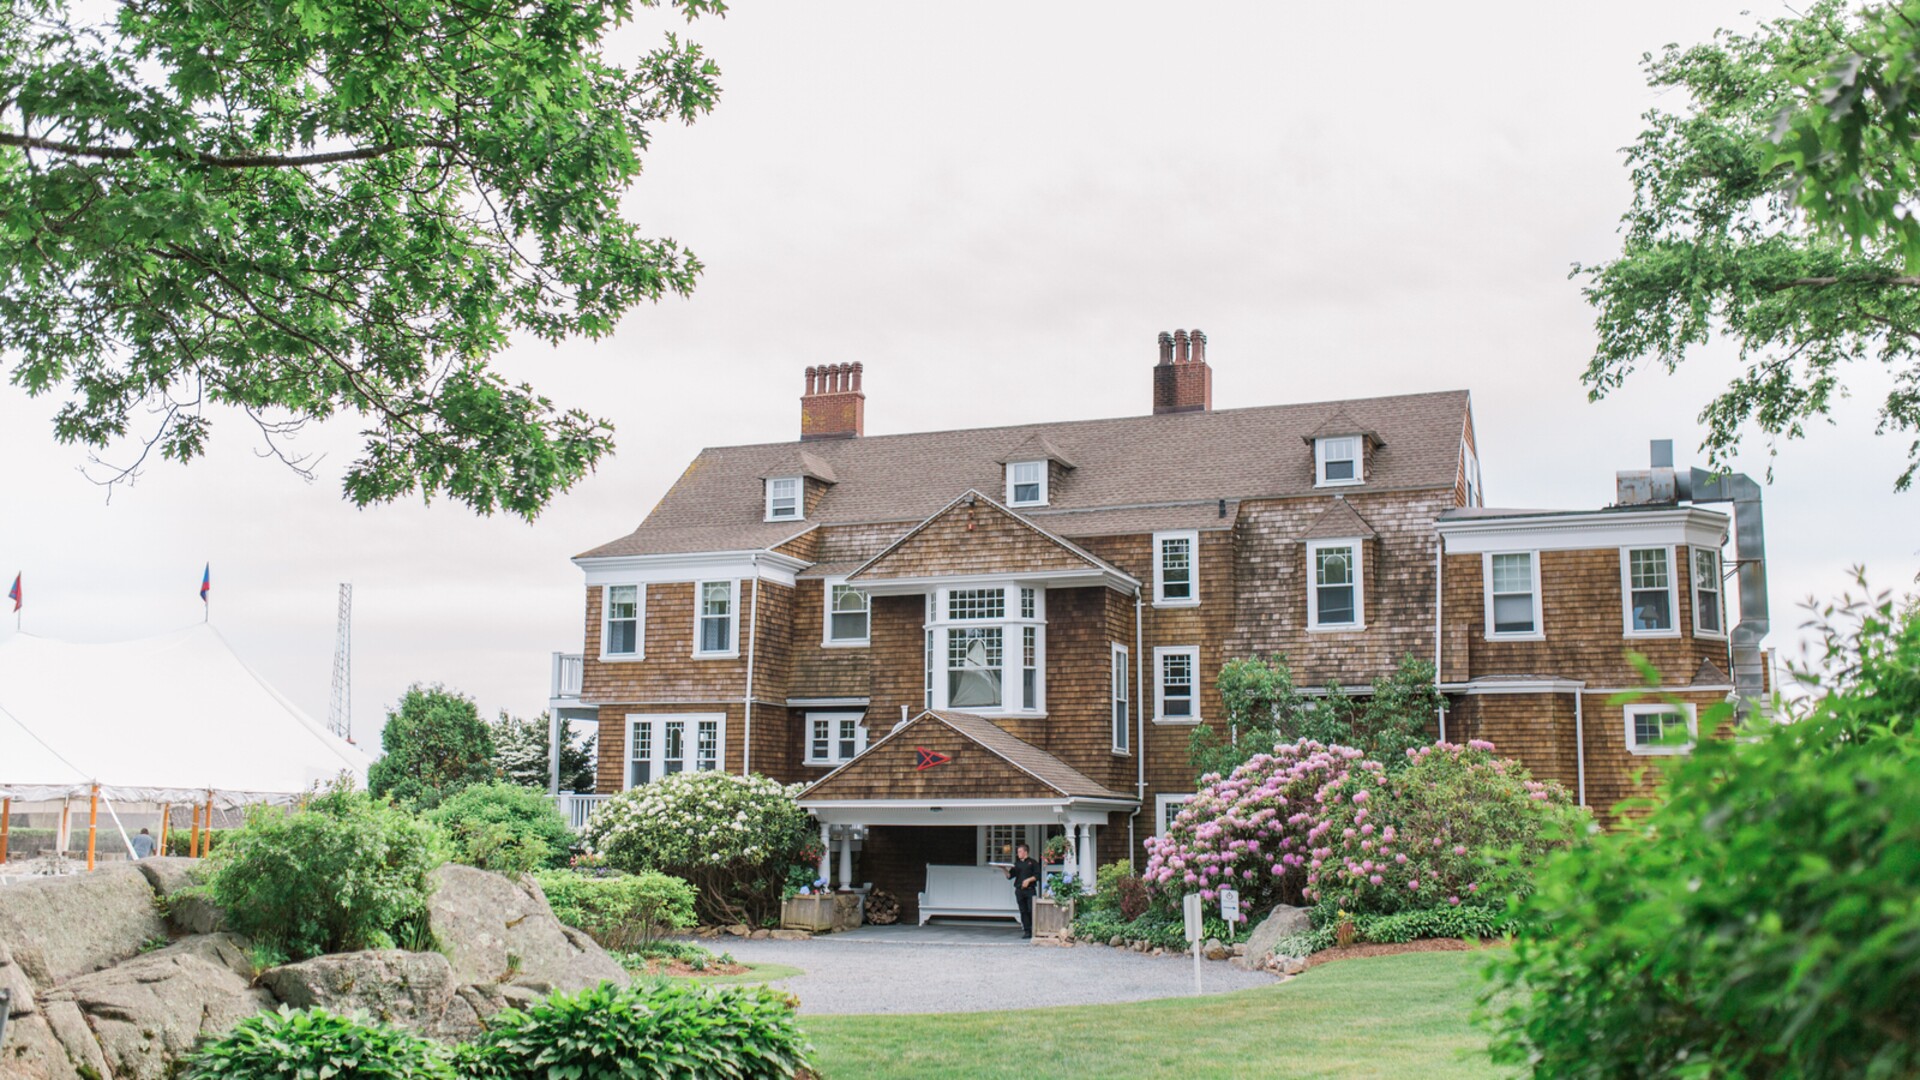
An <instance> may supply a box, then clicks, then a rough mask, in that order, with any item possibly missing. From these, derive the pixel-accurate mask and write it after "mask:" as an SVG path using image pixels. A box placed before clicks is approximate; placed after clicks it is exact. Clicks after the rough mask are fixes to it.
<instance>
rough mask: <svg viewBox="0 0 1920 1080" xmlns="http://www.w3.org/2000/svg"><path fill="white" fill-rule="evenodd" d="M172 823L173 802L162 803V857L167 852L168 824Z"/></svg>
mask: <svg viewBox="0 0 1920 1080" xmlns="http://www.w3.org/2000/svg"><path fill="white" fill-rule="evenodd" d="M171 824H173V804H172V803H170V802H163V803H161V804H160V854H161V856H162V857H164V856H165V855H166V854H167V826H168V825H171Z"/></svg>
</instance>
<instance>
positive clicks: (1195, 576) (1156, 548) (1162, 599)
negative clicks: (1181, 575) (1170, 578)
mask: <svg viewBox="0 0 1920 1080" xmlns="http://www.w3.org/2000/svg"><path fill="white" fill-rule="evenodd" d="M1168 540H1185V541H1186V542H1187V595H1186V596H1184V597H1180V596H1176V597H1174V598H1173V599H1171V600H1169V599H1168V598H1167V590H1166V585H1167V582H1166V574H1165V573H1164V572H1163V567H1164V565H1165V561H1166V560H1165V554H1166V553H1165V544H1166V541H1168ZM1153 606H1154V607H1199V606H1200V533H1199V532H1198V531H1197V530H1194V529H1176V530H1173V531H1171V532H1157V533H1154V534H1153Z"/></svg>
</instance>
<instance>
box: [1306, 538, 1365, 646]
mask: <svg viewBox="0 0 1920 1080" xmlns="http://www.w3.org/2000/svg"><path fill="white" fill-rule="evenodd" d="M1307 565H1308V569H1309V572H1311V573H1312V575H1313V583H1312V585H1311V587H1310V588H1309V589H1308V590H1307V628H1308V629H1310V630H1320V629H1342V630H1346V629H1357V628H1359V627H1360V625H1361V622H1360V600H1361V580H1360V541H1358V540H1321V541H1311V542H1309V543H1308V544H1307Z"/></svg>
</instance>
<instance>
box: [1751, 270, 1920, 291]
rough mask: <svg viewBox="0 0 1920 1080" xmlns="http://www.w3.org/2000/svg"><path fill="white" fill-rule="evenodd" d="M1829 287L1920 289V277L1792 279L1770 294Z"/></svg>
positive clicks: (1778, 286)
mask: <svg viewBox="0 0 1920 1080" xmlns="http://www.w3.org/2000/svg"><path fill="white" fill-rule="evenodd" d="M1828 285H1893V286H1898V287H1900V288H1905V289H1914V288H1920V277H1913V276H1908V275H1904V274H1895V275H1889V276H1887V277H1844V278H1843V277H1803V278H1791V279H1789V280H1787V281H1783V282H1781V283H1780V284H1778V285H1775V286H1773V287H1772V288H1771V289H1769V290H1768V291H1769V292H1785V291H1786V290H1788V289H1823V288H1825V287H1827V286H1828Z"/></svg>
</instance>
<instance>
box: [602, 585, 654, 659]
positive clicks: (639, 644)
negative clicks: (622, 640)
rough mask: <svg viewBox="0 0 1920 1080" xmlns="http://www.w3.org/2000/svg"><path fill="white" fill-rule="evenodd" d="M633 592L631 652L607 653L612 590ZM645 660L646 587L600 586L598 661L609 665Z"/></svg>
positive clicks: (611, 621) (611, 622) (610, 622)
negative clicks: (630, 590) (629, 590)
mask: <svg viewBox="0 0 1920 1080" xmlns="http://www.w3.org/2000/svg"><path fill="white" fill-rule="evenodd" d="M615 589H632V590H633V651H632V652H630V653H617V652H608V651H607V637H608V634H607V631H608V629H609V628H610V627H611V626H612V624H613V590H615ZM646 658H647V587H646V585H644V584H639V583H635V584H631V585H602V586H600V659H601V661H602V662H604V663H609V664H626V663H631V662H633V661H635V660H645V659H646Z"/></svg>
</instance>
